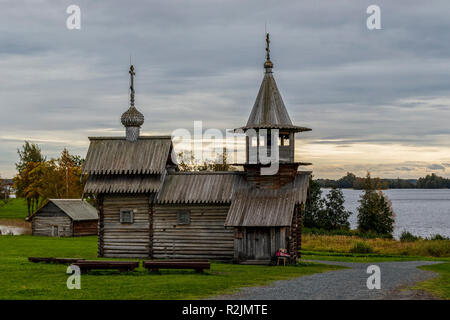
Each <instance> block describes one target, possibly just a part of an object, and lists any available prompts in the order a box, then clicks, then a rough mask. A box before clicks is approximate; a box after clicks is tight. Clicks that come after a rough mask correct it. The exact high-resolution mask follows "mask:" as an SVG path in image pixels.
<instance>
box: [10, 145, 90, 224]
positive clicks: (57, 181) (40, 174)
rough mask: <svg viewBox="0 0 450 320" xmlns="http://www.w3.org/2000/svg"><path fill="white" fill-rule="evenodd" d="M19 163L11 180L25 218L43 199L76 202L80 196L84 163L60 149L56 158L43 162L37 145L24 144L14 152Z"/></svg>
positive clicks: (82, 186) (42, 156) (65, 150)
mask: <svg viewBox="0 0 450 320" xmlns="http://www.w3.org/2000/svg"><path fill="white" fill-rule="evenodd" d="M17 153H18V155H19V161H18V162H17V163H16V169H17V174H16V176H15V177H14V178H13V187H14V189H15V190H16V196H17V197H20V198H25V199H26V201H27V208H28V216H30V215H31V214H32V213H33V212H34V211H35V210H37V209H38V208H39V207H40V206H41V205H42V204H43V203H44V202H45V201H46V200H47V199H51V198H56V199H62V198H66V199H77V198H80V197H81V196H82V193H83V188H84V184H85V183H86V176H84V175H82V166H83V163H84V159H82V158H81V157H79V156H75V155H71V154H70V153H69V151H68V150H67V149H66V148H64V149H63V151H62V152H61V155H60V156H59V157H58V158H51V159H50V160H47V158H46V157H45V156H44V155H43V154H42V151H41V149H40V147H39V146H38V145H37V144H33V143H29V142H28V141H25V144H24V145H23V146H22V148H21V149H18V150H17Z"/></svg>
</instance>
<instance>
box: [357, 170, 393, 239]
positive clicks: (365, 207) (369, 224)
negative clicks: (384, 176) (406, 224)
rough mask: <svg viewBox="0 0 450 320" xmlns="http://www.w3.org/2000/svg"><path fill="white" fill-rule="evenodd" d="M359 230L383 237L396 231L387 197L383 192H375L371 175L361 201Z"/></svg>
mask: <svg viewBox="0 0 450 320" xmlns="http://www.w3.org/2000/svg"><path fill="white" fill-rule="evenodd" d="M359 203H360V206H359V207H358V229H359V230H360V231H361V232H363V233H367V232H373V233H377V234H382V235H392V232H393V230H394V222H395V220H394V211H393V209H392V205H391V202H390V201H389V199H388V198H387V196H385V195H383V193H382V192H381V190H380V191H379V192H376V191H375V186H374V182H373V180H372V178H371V177H370V173H369V172H368V173H367V177H366V179H365V183H364V193H363V194H362V195H361V198H360V200H359Z"/></svg>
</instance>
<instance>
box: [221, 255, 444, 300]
mask: <svg viewBox="0 0 450 320" xmlns="http://www.w3.org/2000/svg"><path fill="white" fill-rule="evenodd" d="M315 262H321V263H325V264H332V265H340V266H345V267H349V269H342V270H336V271H330V272H324V273H316V274H313V275H309V276H303V277H298V278H294V279H291V280H281V281H276V282H274V283H272V284H271V285H268V286H264V287H250V288H243V289H241V290H240V291H239V292H237V293H235V294H231V295H223V296H218V297H215V298H214V299H237V300H240V299H244V300H272V299H273V300H292V299H293V300H297V299H302V300H303V299H306V300H318V299H333V300H335V299H337V300H349V299H357V300H374V299H393V300H398V299H408V300H411V299H415V300H417V299H419V300H420V299H435V298H434V297H433V296H432V295H430V294H428V293H426V292H424V291H418V290H407V289H406V288H408V287H410V286H412V285H414V284H415V283H417V282H420V281H424V280H427V279H430V278H433V277H435V276H436V274H435V273H433V272H430V271H425V270H421V269H418V268H417V267H418V266H422V265H428V264H434V263H439V262H433V261H407V262H373V263H354V262H336V261H315ZM370 265H377V266H379V267H380V270H381V289H379V290H377V289H372V290H369V289H368V288H367V285H366V281H367V278H368V277H369V276H370V274H367V273H366V270H367V267H368V266H370Z"/></svg>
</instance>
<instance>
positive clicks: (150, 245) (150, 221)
mask: <svg viewBox="0 0 450 320" xmlns="http://www.w3.org/2000/svg"><path fill="white" fill-rule="evenodd" d="M153 210H154V209H153V201H152V203H150V206H149V210H148V228H149V244H148V245H149V252H148V256H149V257H150V258H153Z"/></svg>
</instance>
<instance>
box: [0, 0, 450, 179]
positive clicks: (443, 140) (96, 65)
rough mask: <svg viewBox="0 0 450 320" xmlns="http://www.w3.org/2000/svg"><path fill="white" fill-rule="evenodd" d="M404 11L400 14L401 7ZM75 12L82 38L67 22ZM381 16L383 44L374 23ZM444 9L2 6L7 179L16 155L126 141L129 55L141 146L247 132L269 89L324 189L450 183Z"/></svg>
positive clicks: (14, 2) (449, 21) (2, 159)
mask: <svg viewBox="0 0 450 320" xmlns="http://www.w3.org/2000/svg"><path fill="white" fill-rule="evenodd" d="M394 2H395V3H394ZM71 4H76V5H79V6H80V8H81V30H68V29H67V28H66V18H67V17H68V14H66V8H67V7H68V6H69V5H71ZM370 4H377V5H379V6H380V7H381V24H382V30H374V31H369V30H368V29H367V27H366V18H367V17H368V15H367V14H366V9H367V7H368V6H369V5H370ZM449 17H450V2H449V1H448V0H442V1H440V0H430V1H423V0H420V1H419V0H408V1H392V0H391V1H384V0H383V1H382V0H371V1H365V0H352V1H350V0H340V1H325V0H315V1H312V0H305V1H298V0H296V1H261V0H254V1H253V0H252V1H247V0H239V1H234V0H223V1H214V0H203V1H192V0H191V1H172V0H167V1H145V2H144V1H111V0H108V1H99V0H96V1H94V0H89V1H82V0H70V1H31V0H30V1H22V0H11V1H5V0H0V29H1V30H0V31H1V32H0V71H1V72H0V103H1V109H0V110H1V113H0V174H1V175H2V176H3V177H12V176H13V175H14V174H15V167H14V163H15V162H16V161H17V154H16V149H17V148H18V147H20V146H21V145H22V144H23V141H24V140H29V141H32V142H36V143H38V144H39V145H40V146H41V148H42V150H43V152H44V153H45V154H46V155H47V156H48V157H55V156H57V155H58V153H59V152H60V151H61V150H62V148H64V147H67V148H68V149H69V151H70V152H71V153H74V154H78V155H81V156H83V157H84V156H85V155H86V151H87V147H88V139H87V137H88V136H97V135H101V136H104V135H122V134H123V128H122V126H121V124H120V115H121V114H122V113H123V112H124V111H125V110H126V109H127V107H128V103H129V98H128V86H129V75H128V68H129V61H130V55H131V56H132V62H133V64H134V65H135V68H136V80H135V85H136V105H137V107H138V109H139V110H140V111H141V112H142V113H143V114H144V115H145V124H144V126H143V128H142V131H143V132H144V133H145V134H171V133H172V131H173V130H175V129H178V128H187V129H191V128H192V127H193V121H194V120H202V121H203V126H204V128H219V129H229V128H235V127H239V126H241V125H244V124H245V123H246V121H247V118H248V115H249V114H250V110H251V108H252V106H253V103H254V100H255V97H256V94H257V91H258V89H259V86H260V82H261V80H262V76H263V67H262V65H263V62H264V58H265V51H264V46H265V42H264V29H265V23H266V22H267V28H268V31H269V32H270V34H271V40H272V42H271V54H272V61H273V62H274V64H275V68H274V76H275V78H276V80H277V83H278V87H279V89H280V91H281V94H282V96H283V99H284V102H285V104H286V107H287V108H288V111H289V113H290V116H291V119H292V121H293V122H294V123H295V124H297V125H300V126H307V127H310V128H312V129H313V131H311V132H306V133H302V134H299V135H298V136H297V143H296V148H297V149H296V157H297V160H298V161H308V162H313V163H314V165H313V166H312V167H310V168H312V170H313V171H314V174H315V176H316V177H329V178H335V177H340V176H342V175H344V174H345V172H347V171H352V172H354V173H356V174H358V175H364V174H365V172H366V171H367V170H370V171H371V172H372V173H373V175H376V176H382V177H397V176H399V177H403V178H417V177H419V176H423V175H425V174H429V173H432V172H435V173H437V174H439V175H442V176H446V177H450V143H449V142H450V125H449V122H450V41H449V40H450V32H449V31H450V18H449Z"/></svg>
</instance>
